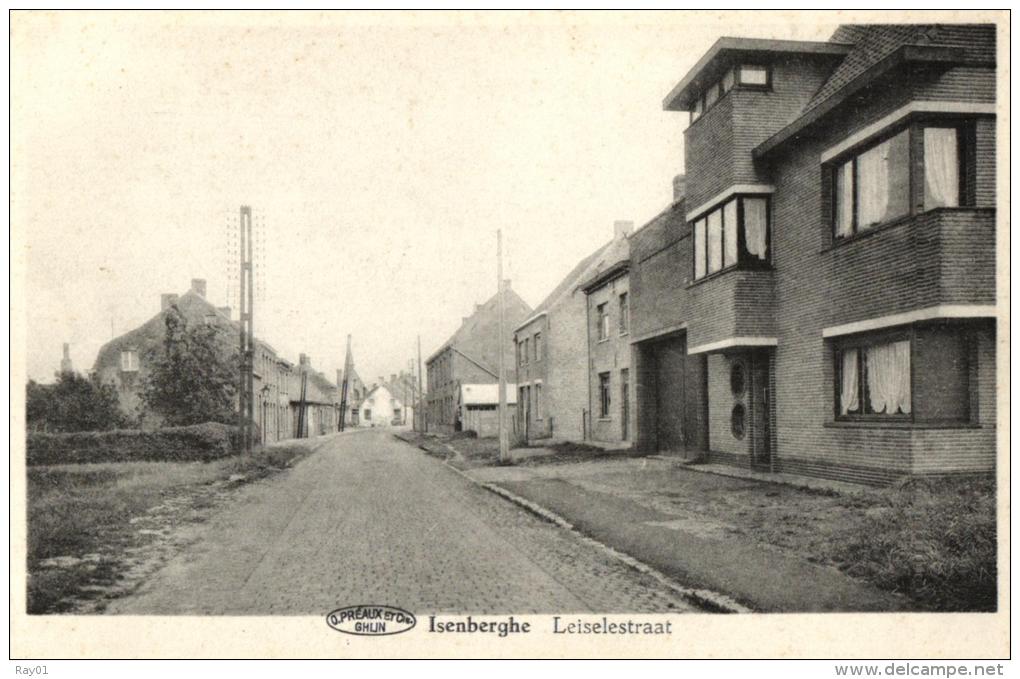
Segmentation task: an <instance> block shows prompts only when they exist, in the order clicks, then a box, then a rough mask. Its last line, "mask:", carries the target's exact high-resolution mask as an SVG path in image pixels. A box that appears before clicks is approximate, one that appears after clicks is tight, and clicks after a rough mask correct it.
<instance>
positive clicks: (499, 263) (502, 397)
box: [496, 229, 510, 464]
mask: <svg viewBox="0 0 1020 679" xmlns="http://www.w3.org/2000/svg"><path fill="white" fill-rule="evenodd" d="M496 276H497V278H498V279H499V284H498V286H497V292H496V298H497V300H498V301H499V342H498V344H497V347H496V353H497V354H498V355H499V461H500V462H501V463H503V464H508V463H509V462H510V436H509V432H507V430H506V366H505V365H504V363H505V362H506V361H505V360H504V358H503V325H504V319H503V231H502V229H497V230H496Z"/></svg>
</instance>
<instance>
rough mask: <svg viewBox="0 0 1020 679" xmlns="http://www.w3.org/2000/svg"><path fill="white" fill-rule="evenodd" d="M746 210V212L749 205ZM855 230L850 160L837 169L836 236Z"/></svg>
mask: <svg viewBox="0 0 1020 679" xmlns="http://www.w3.org/2000/svg"><path fill="white" fill-rule="evenodd" d="M744 211H745V214H746V211H747V207H746V205H745V207H744ZM853 232H854V162H853V161H852V160H848V161H846V162H845V163H843V164H842V165H840V166H839V169H838V170H836V236H837V237H844V236H849V235H850V234H852V233H853Z"/></svg>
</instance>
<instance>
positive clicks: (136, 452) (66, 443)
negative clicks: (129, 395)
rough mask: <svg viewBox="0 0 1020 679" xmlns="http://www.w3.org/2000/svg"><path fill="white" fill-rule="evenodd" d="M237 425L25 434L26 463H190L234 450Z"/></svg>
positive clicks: (211, 458)
mask: <svg viewBox="0 0 1020 679" xmlns="http://www.w3.org/2000/svg"><path fill="white" fill-rule="evenodd" d="M237 432H238V429H237V427H232V426H229V425H226V424H219V423H217V422H206V423H205V424H194V425H190V426H187V427H165V428H163V429H155V430H152V431H143V430H141V429H114V430H112V431H83V432H74V433H69V434H47V433H42V432H30V433H29V434H28V447H27V463H28V464H29V465H43V464H80V463H86V462H140V461H159V462H192V461H196V460H202V461H205V460H215V459H217V458H221V457H227V456H228V455H232V454H234V452H235V451H236V450H237V445H236V443H237V438H238V433H237Z"/></svg>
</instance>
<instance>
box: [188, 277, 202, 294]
mask: <svg viewBox="0 0 1020 679" xmlns="http://www.w3.org/2000/svg"><path fill="white" fill-rule="evenodd" d="M191 291H192V292H193V293H195V294H196V295H198V296H199V297H205V279H204V278H192V279H191Z"/></svg>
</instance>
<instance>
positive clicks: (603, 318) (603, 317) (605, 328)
mask: <svg viewBox="0 0 1020 679" xmlns="http://www.w3.org/2000/svg"><path fill="white" fill-rule="evenodd" d="M606 306H607V305H606V303H605V302H603V303H602V304H599V305H598V307H596V310H597V311H598V317H599V341H600V342H601V341H602V340H607V339H609V309H607V308H606Z"/></svg>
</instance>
